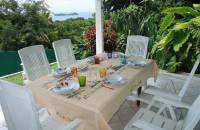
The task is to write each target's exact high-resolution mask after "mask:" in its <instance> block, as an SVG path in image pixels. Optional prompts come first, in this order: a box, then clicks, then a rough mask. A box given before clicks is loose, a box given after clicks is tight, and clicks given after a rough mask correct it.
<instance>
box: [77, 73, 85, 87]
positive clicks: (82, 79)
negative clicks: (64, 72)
mask: <svg viewBox="0 0 200 130" xmlns="http://www.w3.org/2000/svg"><path fill="white" fill-rule="evenodd" d="M78 81H79V84H80V87H85V85H86V76H85V75H79V76H78Z"/></svg>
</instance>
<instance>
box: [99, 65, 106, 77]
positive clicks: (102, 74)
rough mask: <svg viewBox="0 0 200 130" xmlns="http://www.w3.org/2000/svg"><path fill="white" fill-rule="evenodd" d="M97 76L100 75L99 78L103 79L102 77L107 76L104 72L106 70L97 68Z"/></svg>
mask: <svg viewBox="0 0 200 130" xmlns="http://www.w3.org/2000/svg"><path fill="white" fill-rule="evenodd" d="M99 75H100V78H104V77H106V75H107V70H106V68H103V67H102V68H99Z"/></svg>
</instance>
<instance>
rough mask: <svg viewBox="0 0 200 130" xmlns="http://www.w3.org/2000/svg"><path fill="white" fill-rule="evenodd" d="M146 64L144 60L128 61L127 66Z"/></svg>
mask: <svg viewBox="0 0 200 130" xmlns="http://www.w3.org/2000/svg"><path fill="white" fill-rule="evenodd" d="M146 64H147V62H146V61H144V60H134V61H128V65H131V66H145V65H146Z"/></svg>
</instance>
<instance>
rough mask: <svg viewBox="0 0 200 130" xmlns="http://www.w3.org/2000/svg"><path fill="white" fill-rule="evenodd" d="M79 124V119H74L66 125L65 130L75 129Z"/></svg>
mask: <svg viewBox="0 0 200 130" xmlns="http://www.w3.org/2000/svg"><path fill="white" fill-rule="evenodd" d="M80 124H81V119H75V120H74V121H72V122H70V123H68V124H67V126H66V130H76V129H77V128H78V127H79V126H80Z"/></svg>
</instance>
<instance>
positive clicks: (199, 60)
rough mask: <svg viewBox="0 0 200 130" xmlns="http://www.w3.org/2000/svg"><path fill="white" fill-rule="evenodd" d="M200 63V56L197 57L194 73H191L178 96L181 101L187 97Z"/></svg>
mask: <svg viewBox="0 0 200 130" xmlns="http://www.w3.org/2000/svg"><path fill="white" fill-rule="evenodd" d="M199 62H200V55H198V56H197V60H196V62H195V64H194V66H193V68H192V71H191V72H190V74H189V76H188V77H187V79H186V80H185V82H184V85H183V87H182V89H181V91H180V92H179V94H178V96H179V98H180V100H181V99H182V98H183V96H184V95H185V93H186V91H187V89H188V87H189V85H190V83H191V81H192V77H193V76H194V74H195V72H196V70H197V68H198V66H199Z"/></svg>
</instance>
